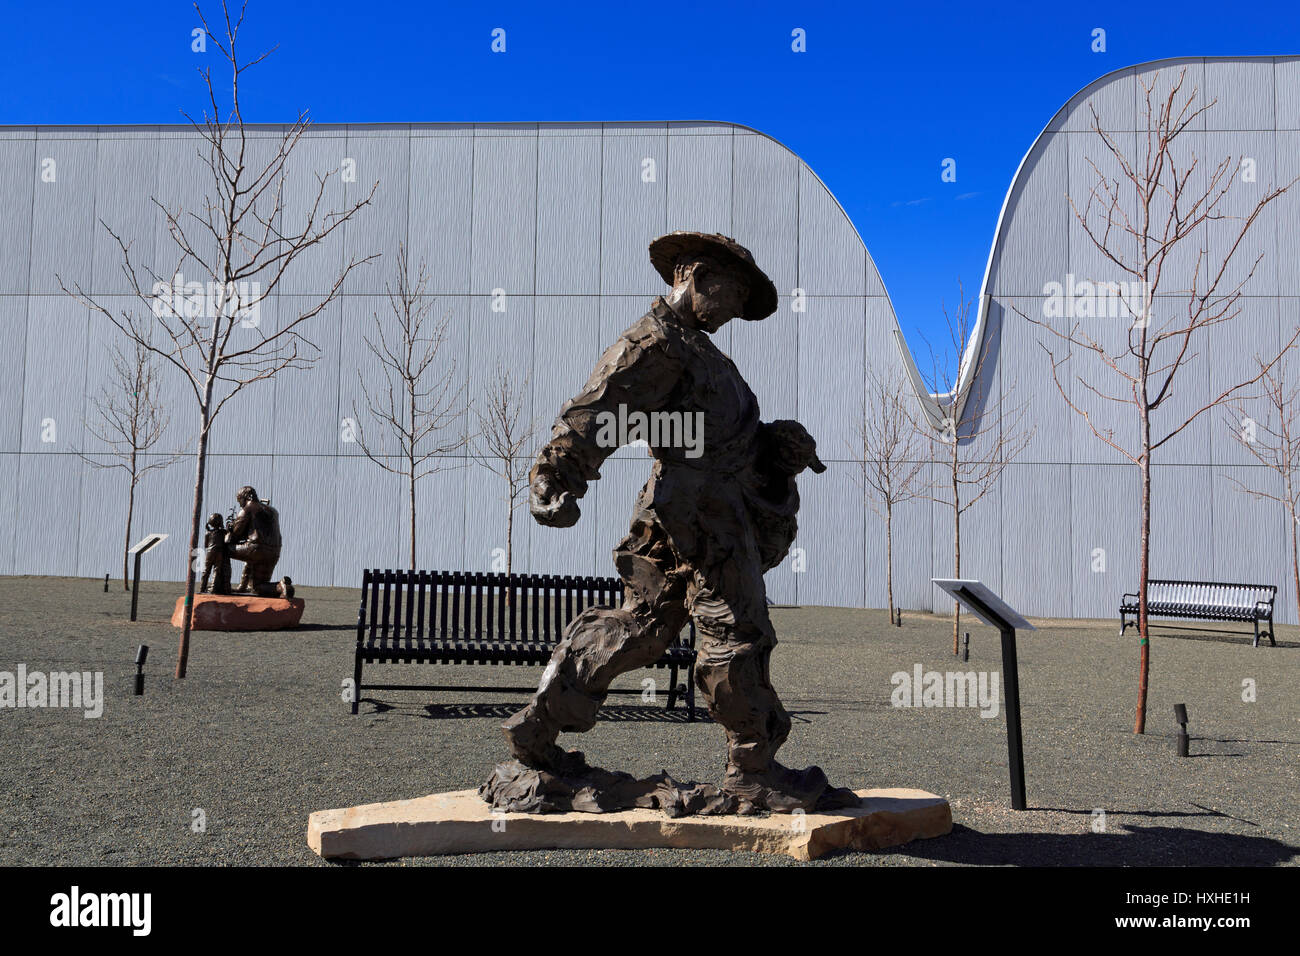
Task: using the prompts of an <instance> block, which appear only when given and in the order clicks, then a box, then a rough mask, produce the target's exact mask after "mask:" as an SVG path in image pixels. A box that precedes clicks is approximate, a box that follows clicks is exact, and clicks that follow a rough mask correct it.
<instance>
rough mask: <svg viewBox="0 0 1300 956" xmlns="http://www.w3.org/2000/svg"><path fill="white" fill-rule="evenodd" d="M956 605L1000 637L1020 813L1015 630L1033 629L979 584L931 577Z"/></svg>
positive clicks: (1010, 762) (1014, 795)
mask: <svg viewBox="0 0 1300 956" xmlns="http://www.w3.org/2000/svg"><path fill="white" fill-rule="evenodd" d="M931 581H933V583H935V584H937V585H938V586H939V587H941V588H943V589H944V590H945V591H947V592H948V593H949V594H951V595H952V596H953V598H955V599H956V600H957V602H958V603H959V604H961V605H963V606H964V607H966V609H967V610H969V611H970V612H971V613H972V614H974V615H975V616H976V617H978V618H979V619H980V620H981V621H983V622H984V623H985V624H987V625H989V626H990V627H995V628H997V629H998V632H999V633H1000V634H1001V635H1002V680H1003V682H1004V683H1005V685H1006V694H1007V766H1008V767H1009V768H1010V771H1011V807H1012V809H1015V810H1024V809H1025V807H1026V804H1025V758H1024V751H1023V749H1022V746H1021V740H1020V674H1019V672H1018V670H1017V666H1016V629H1017V628H1020V629H1023V630H1027V631H1032V630H1035V628H1034V625H1032V624H1030V623H1029V622H1028V621H1026V620H1025V619H1024V618H1023V617H1021V616H1020V614H1018V613H1017V612H1016V611H1015V610H1014V609H1012V607H1011V606H1010V605H1009V604H1007V603H1006V602H1005V601H1003V600H1002V599H1001V598H1000V597H998V596H997V595H996V594H994V593H993V592H992V591H990V590H989V589H988V588H986V587H985V586H984V585H983V584H981V583H980V582H979V581H974V580H964V579H961V578H931Z"/></svg>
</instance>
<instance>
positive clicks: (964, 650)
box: [961, 631, 970, 661]
mask: <svg viewBox="0 0 1300 956" xmlns="http://www.w3.org/2000/svg"><path fill="white" fill-rule="evenodd" d="M961 659H962V660H963V661H968V660H970V631H967V632H966V638H965V640H963V641H962V642H961Z"/></svg>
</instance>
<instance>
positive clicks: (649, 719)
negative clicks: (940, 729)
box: [361, 697, 825, 724]
mask: <svg viewBox="0 0 1300 956" xmlns="http://www.w3.org/2000/svg"><path fill="white" fill-rule="evenodd" d="M361 703H363V704H370V705H371V706H372V707H373V708H374V710H372V711H370V712H369V713H371V714H392V713H396V714H397V715H399V716H403V717H419V718H422V719H425V720H476V719H489V720H492V719H495V720H505V719H506V718H507V717H510V716H512V715H514V714H515V713H516V712H517V711H519V710H520V709H521V708H522V707H523V706H524V705H525V704H526V703H527V700H520V701H517V702H513V703H500V704H479V703H473V704H425V705H424V706H423V707H420V708H419V709H418V710H401V711H399V710H397V708H398V707H401V706H403V705H401V704H388V703H384V702H383V701H379V700H375V699H374V698H371V697H363V698H361ZM409 706H416V705H409ZM788 713H789V714H790V718H791V720H793V721H794V722H795V723H800V724H807V723H811V721H809V720H808V717H809V716H819V715H824V714H825V711H820V710H792V711H788ZM596 719H597V720H600V721H609V722H610V723H653V724H687V723H691V720H690V718H689V717H688V716H687V713H686V709H685V707H684V706H683V705H681V704H679V705H678V706H676V707H674V708H673V709H672V710H665V709H664V707H663V705H662V704H658V705H654V706H642V705H638V704H625V705H620V704H614V705H607V706H605V707H602V708H600V710H599V712H598V713H597V715H596ZM694 722H695V723H697V724H711V723H713V718H712V717H710V716H709V712H708V711H707V710H705V709H704V708H703V707H699V706H697V707H696V708H695V721H694Z"/></svg>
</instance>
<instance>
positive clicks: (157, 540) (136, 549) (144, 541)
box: [127, 534, 167, 621]
mask: <svg viewBox="0 0 1300 956" xmlns="http://www.w3.org/2000/svg"><path fill="white" fill-rule="evenodd" d="M166 540H167V535H165V534H147V535H145V536H144V537H143V538H141V539H140V540H139V541H137V542H136V543H135V545H134V546H133V547H132V548H131V550H129V551H127V554H134V555H135V574H134V575H133V578H134V579H133V580H132V582H131V620H133V621H134V620H135V612H136V608H137V607H138V606H139V604H140V557H141V555H143V554H144V553H145V552H146V551H148V550H149V549H150V548H152V547H153V546H154V545H156V544H161V543H162V542H164V541H166Z"/></svg>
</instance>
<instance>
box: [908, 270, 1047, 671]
mask: <svg viewBox="0 0 1300 956" xmlns="http://www.w3.org/2000/svg"><path fill="white" fill-rule="evenodd" d="M971 305H972V302H971V300H969V299H967V298H966V295H965V290H964V288H963V287H962V285H961V283H960V282H958V284H957V305H956V307H955V308H954V309H952V310H951V311H949V309H948V307H947V305H946V304H945V305H943V306H942V309H943V316H944V320H945V323H946V325H947V327H948V336H949V340H950V342H949V346H948V348H946V349H944V353H943V356H942V358H940V357H938V356H936V355H935V352H934V349H933V348H931V349H930V366H931V370H930V373H929V375H928V376H926V379H927V380H926V387H927V388H928V389H929V391H930V392H931V393H932V396H931V397H932V400H933V402H934V405H935V407H936V409H937V412H938V421H937V422H936V421H934V420H933V419H930V416H928V415H926V416H922V417H920V418H918V419H917V420H916V425H917V427H918V428H921V429H922V430H923V431H924V433H925V435H926V437H927V438H928V440H929V442H930V447H931V453H932V455H933V457H934V460H935V461H936V462H938V464H939V468H938V470H939V474H940V475H941V476H942V477H936V478H935V479H934V480H933V481H932V482H931V484H930V488H929V492H930V493H929V498H930V500H932V501H935V502H937V503H939V504H942V505H946V506H947V507H949V508H951V509H952V573H953V577H958V578H959V577H961V520H962V515H964V514H965V513H966V512H967V511H969V510H970V509H971V508H973V507H975V505H976V504H978V503H979V502H980V501H981V500H982V499H983V498H984V496H985V495H987V494H988V493H989V492H990V491H992V490H993V489H994V488H995V487H996V486H997V483H998V479H999V478H1001V477H1002V472H1003V470H1004V469H1005V468H1006V467H1007V465H1009V464H1010V463H1011V462H1013V461H1014V460H1015V459H1016V458H1017V457H1019V456H1020V454H1021V453H1022V452H1023V451H1024V450H1025V448H1026V447H1027V446H1028V445H1029V443H1030V441H1032V440H1033V437H1034V432H1035V430H1036V429H1035V428H1034V427H1033V426H1027V425H1026V422H1025V412H1026V409H1027V407H1028V403H1027V402H1020V403H1018V404H1017V403H1015V401H1014V397H1015V388H1016V386H1015V383H1014V382H1009V381H1007V380H1006V379H1005V378H1004V379H1003V382H1002V390H1001V394H1000V395H994V396H990V395H988V394H987V393H986V380H987V378H988V376H987V375H986V372H988V371H989V370H990V368H989V367H988V365H987V361H988V357H989V351H990V349H991V347H992V344H991V337H990V336H988V335H984V336H982V337H981V339H980V341H978V342H976V341H975V340H974V338H973V336H972V333H973V332H974V331H975V327H974V324H973V323H972V321H971ZM986 406H987V407H986ZM927 419H929V420H927ZM960 629H961V607H960V606H959V605H957V604H956V603H955V602H954V603H953V611H952V652H953V654H954V655H956V654H958V653H959V652H960V647H961V645H960V640H959V632H960Z"/></svg>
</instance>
